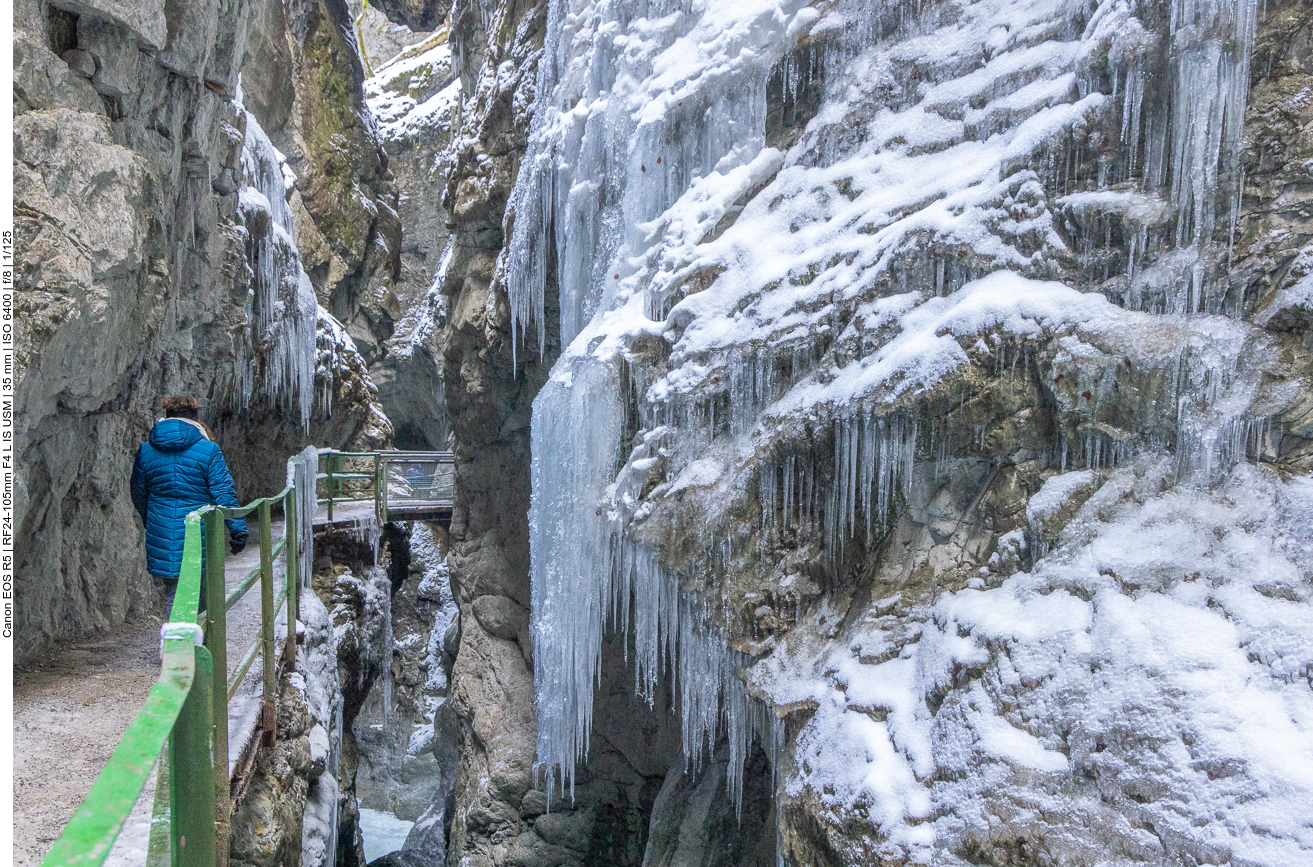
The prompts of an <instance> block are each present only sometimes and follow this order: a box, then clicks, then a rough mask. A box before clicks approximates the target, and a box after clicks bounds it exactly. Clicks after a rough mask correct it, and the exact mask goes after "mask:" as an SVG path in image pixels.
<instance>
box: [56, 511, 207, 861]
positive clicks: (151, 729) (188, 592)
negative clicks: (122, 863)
mask: <svg viewBox="0 0 1313 867" xmlns="http://www.w3.org/2000/svg"><path fill="white" fill-rule="evenodd" d="M184 528H185V529H184V536H183V540H184V541H183V554H182V560H183V569H182V570H181V576H182V577H181V578H180V579H179V587H178V590H177V593H176V595H175V596H174V600H173V610H172V612H171V613H170V618H169V619H170V622H172V623H195V622H196V608H197V607H198V606H197V602H196V600H198V599H199V597H200V589H201V586H200V585H201V570H200V565H201V532H200V531H201V521H200V518H199V517H197V516H196V515H195V513H193V514H191V515H188V516H187V519H186V523H185V525H184ZM188 565H190V566H191V567H192V568H191V569H187V568H186V567H187V566H188ZM161 644H162V645H163V656H164V662H163V665H162V666H161V671H160V677H159V680H157V681H156V682H155V685H154V686H152V687H151V689H150V694H149V695H148V696H147V697H146V703H145V704H144V705H143V706H142V708H141V711H140V712H139V713H138V714H137V716H136V717H135V718H134V719H133V720H132V723H131V724H130V725H129V726H128V730H127V731H126V732H125V733H124V734H123V739H122V740H120V741H119V745H118V747H117V748H115V750H114V753H113V755H111V756H110V759H109V764H107V765H106V766H105V769H104V770H102V771H101V772H100V776H98V777H96V781H95V782H94V783H92V785H91V791H90V792H88V793H87V796H86V798H84V799H83V801H82V803H81V804H80V805H79V806H78V808H77V810H76V811H75V812H74V813H73V818H72V819H71V820H69V823H68V825H67V826H65V828H64V832H63V833H62V834H61V835H60V837H59V839H58V840H56V841H55V845H54V846H53V847H52V848H51V850H50V852H49V853H48V854H47V855H46V857H45V859H44V860H43V861H42V862H41V863H42V865H43V867H71V865H78V867H83V865H99V864H102V863H104V861H105V858H106V857H108V855H109V851H110V849H111V848H112V847H113V845H114V840H115V838H117V837H118V834H119V831H121V830H122V829H123V823H124V822H125V821H126V820H127V818H128V814H129V813H130V812H131V811H132V807H133V805H135V804H136V803H137V798H138V797H140V795H141V790H142V789H143V788H144V787H145V785H146V779H147V777H149V776H150V772H151V769H152V768H153V767H154V766H155V759H156V757H157V756H158V755H159V754H160V751H161V750H162V749H164V744H165V741H167V740H168V739H169V736H170V734H171V733H172V732H173V723H174V721H175V720H176V719H177V718H178V715H179V714H180V713H181V712H182V709H183V705H184V704H185V702H186V699H187V695H188V693H189V692H190V691H191V687H192V682H193V679H194V678H195V675H196V668H197V657H198V656H199V654H200V652H202V651H204V648H198V647H196V646H195V645H194V644H193V642H192V641H191V640H190V639H186V638H168V639H166V640H164V641H163V642H161ZM205 655H206V657H207V658H208V656H209V654H208V653H206V654H205ZM198 863H200V862H198Z"/></svg>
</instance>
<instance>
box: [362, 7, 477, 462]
mask: <svg viewBox="0 0 1313 867" xmlns="http://www.w3.org/2000/svg"><path fill="white" fill-rule="evenodd" d="M367 11H370V12H372V11H373V10H372V8H371V9H369V10H367ZM393 26H395V27H399V28H400V25H393ZM400 29H402V30H404V31H405V33H406V34H410V31H409V30H405V28H400ZM411 36H415V37H420V38H419V41H418V42H416V43H415V44H412V45H410V46H409V47H408V48H406V50H405V51H404V52H402V53H400V54H399V55H396V56H394V57H389V58H385V59H384V60H386V61H390V62H387V63H386V65H384V64H383V63H382V62H379V63H377V64H376V68H375V75H374V76H373V77H372V78H371V79H369V81H367V82H366V85H365V92H366V97H367V99H368V102H369V107H370V110H371V112H372V113H373V115H374V117H375V119H376V121H377V122H378V126H379V131H380V135H381V137H382V140H383V143H384V146H385V147H386V149H387V153H388V164H389V166H390V167H391V169H392V172H393V174H394V176H395V177H396V179H397V189H398V191H399V193H400V198H399V205H398V213H399V214H400V217H401V220H402V224H403V225H404V226H405V243H404V244H403V245H402V248H401V273H400V277H399V278H398V279H397V280H396V281H395V283H394V284H393V287H392V291H393V292H394V293H395V296H396V299H397V304H398V308H399V309H400V310H402V311H403V312H402V314H401V317H400V319H399V321H398V322H397V324H396V328H395V330H394V332H393V335H392V337H391V338H390V339H389V340H387V341H386V342H385V343H384V344H383V353H382V355H381V356H380V357H378V358H377V359H376V360H374V362H373V363H372V365H371V367H370V377H371V378H372V379H373V380H374V382H375V383H377V384H378V387H379V394H380V398H381V400H382V403H383V406H384V409H385V411H386V412H387V414H388V417H389V418H390V419H392V422H393V425H394V426H395V427H396V431H397V436H396V443H397V447H398V448H400V449H416V450H421V451H430V450H439V451H440V450H445V449H446V448H447V447H448V443H447V436H448V433H449V431H450V422H449V420H448V417H447V410H446V405H445V402H444V398H443V382H442V355H443V341H444V338H445V333H446V331H445V326H446V320H447V309H446V302H445V299H444V297H443V295H442V292H441V288H442V287H441V282H440V280H439V279H438V277H437V276H436V275H437V274H438V271H439V268H440V265H441V262H442V257H443V255H444V253H445V252H446V251H447V248H448V243H449V236H450V231H449V229H448V216H447V212H446V210H445V209H444V208H443V204H442V201H443V194H444V193H445V191H446V188H447V150H448V148H449V146H450V144H451V140H452V135H453V132H454V128H455V124H456V113H457V111H458V110H459V107H460V99H459V95H458V91H459V86H458V85H457V84H456V83H455V81H454V78H455V72H454V70H453V68H452V58H451V46H450V44H449V43H448V41H447V33H446V31H445V30H439V31H438V32H435V33H432V34H411Z"/></svg>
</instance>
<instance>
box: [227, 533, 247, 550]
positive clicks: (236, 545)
mask: <svg viewBox="0 0 1313 867" xmlns="http://www.w3.org/2000/svg"><path fill="white" fill-rule="evenodd" d="M245 548H246V534H245V533H242V534H241V535H240V536H239V535H237V534H236V533H233V534H232V538H231V539H229V540H228V550H229V551H231V552H233V553H234V554H240V553H242V550H243V549H245Z"/></svg>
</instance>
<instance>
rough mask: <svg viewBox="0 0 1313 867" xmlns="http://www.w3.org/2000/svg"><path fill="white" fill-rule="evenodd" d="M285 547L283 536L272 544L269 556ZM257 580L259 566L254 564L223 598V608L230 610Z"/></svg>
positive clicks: (285, 540) (285, 542) (285, 538)
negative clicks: (272, 548) (271, 551)
mask: <svg viewBox="0 0 1313 867" xmlns="http://www.w3.org/2000/svg"><path fill="white" fill-rule="evenodd" d="M286 547H287V537H286V536H284V537H283V538H281V539H279V540H278V541H277V542H276V543H275V544H274V550H273V553H272V554H271V555H270V556H273V557H277V556H278V555H279V554H281V553H283V549H285V548H286ZM259 580H260V567H259V566H255V567H254V568H252V569H251V571H250V572H247V573H246V577H245V578H243V579H242V582H241V583H240V584H238V585H237V586H236V587H234V588H233V589H232V590H231V591H229V593H228V596H227V598H225V599H224V600H223V605H224V608H223V610H224V611H232V610H233V606H234V605H236V604H237V603H238V602H241V601H242V597H243V596H245V595H246V592H247V591H248V590H250V589H251V588H252V587H254V586H255V582H256V581H259Z"/></svg>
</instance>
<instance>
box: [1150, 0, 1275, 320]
mask: <svg viewBox="0 0 1313 867" xmlns="http://www.w3.org/2000/svg"><path fill="white" fill-rule="evenodd" d="M1256 23H1257V2H1256V0H1173V2H1172V20H1171V33H1172V57H1171V62H1172V69H1173V75H1174V77H1175V83H1176V86H1175V88H1174V92H1173V108H1172V121H1171V123H1172V126H1171V130H1172V149H1171V168H1172V201H1173V203H1174V204H1176V205H1177V206H1178V207H1179V208H1180V209H1181V216H1180V218H1179V220H1178V222H1177V229H1176V234H1177V246H1179V247H1187V246H1195V245H1198V244H1200V243H1202V242H1206V241H1207V240H1208V238H1209V237H1210V236H1211V235H1212V231H1213V227H1214V224H1215V222H1216V218H1217V204H1216V195H1217V182H1218V166H1219V163H1220V165H1221V169H1222V171H1224V172H1229V173H1231V174H1232V176H1233V177H1232V181H1231V182H1232V185H1233V187H1234V188H1235V192H1233V197H1234V195H1235V194H1236V193H1238V191H1239V188H1240V179H1239V174H1238V173H1239V171H1240V167H1239V165H1238V163H1237V156H1238V154H1239V150H1240V144H1241V132H1242V129H1243V124H1244V117H1245V104H1246V102H1247V100H1248V97H1249V58H1250V53H1251V52H1252V50H1253V45H1254V31H1255V28H1256ZM1236 204H1237V203H1236V202H1234V201H1233V202H1232V209H1234V208H1235V207H1236ZM1198 295H1199V293H1198V292H1197V291H1196V309H1197V308H1198V306H1199V301H1198Z"/></svg>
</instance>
